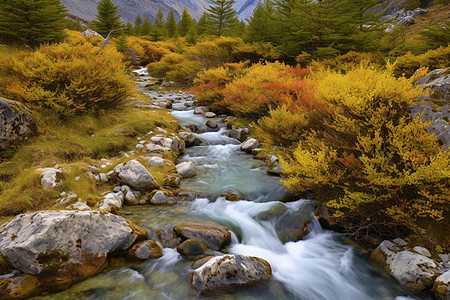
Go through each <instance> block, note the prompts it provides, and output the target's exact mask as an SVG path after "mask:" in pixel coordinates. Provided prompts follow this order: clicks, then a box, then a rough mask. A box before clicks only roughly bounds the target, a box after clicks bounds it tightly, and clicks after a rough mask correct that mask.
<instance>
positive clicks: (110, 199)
mask: <svg viewBox="0 0 450 300" xmlns="http://www.w3.org/2000/svg"><path fill="white" fill-rule="evenodd" d="M122 205H123V193H122V192H118V193H108V194H106V196H105V198H103V200H101V201H100V202H99V203H98V204H97V207H98V208H99V209H101V210H104V211H107V212H111V211H117V210H119V209H121V208H122Z"/></svg>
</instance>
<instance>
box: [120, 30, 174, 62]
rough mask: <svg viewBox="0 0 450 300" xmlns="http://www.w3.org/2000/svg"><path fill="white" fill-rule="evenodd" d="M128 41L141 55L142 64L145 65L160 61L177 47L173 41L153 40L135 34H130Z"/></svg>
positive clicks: (130, 46) (129, 45)
mask: <svg viewBox="0 0 450 300" xmlns="http://www.w3.org/2000/svg"><path fill="white" fill-rule="evenodd" d="M126 41H127V44H128V47H129V48H131V49H133V50H134V51H136V53H137V54H138V55H139V58H140V64H141V65H143V66H145V65H148V64H149V63H154V62H158V61H160V60H161V58H163V57H164V56H165V55H167V54H169V53H172V52H175V50H176V49H177V46H176V45H175V44H174V43H171V42H151V41H147V40H144V39H143V38H139V37H135V36H128V37H127V38H126Z"/></svg>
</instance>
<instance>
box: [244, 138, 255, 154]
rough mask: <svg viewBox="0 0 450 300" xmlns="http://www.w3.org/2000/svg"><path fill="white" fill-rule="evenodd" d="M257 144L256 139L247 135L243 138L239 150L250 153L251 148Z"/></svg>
mask: <svg viewBox="0 0 450 300" xmlns="http://www.w3.org/2000/svg"><path fill="white" fill-rule="evenodd" d="M258 146H259V142H258V141H257V140H256V139H254V138H251V137H249V138H247V139H246V140H245V142H243V143H242V144H241V147H240V149H241V151H245V152H249V153H251V152H252V150H253V149H255V148H258Z"/></svg>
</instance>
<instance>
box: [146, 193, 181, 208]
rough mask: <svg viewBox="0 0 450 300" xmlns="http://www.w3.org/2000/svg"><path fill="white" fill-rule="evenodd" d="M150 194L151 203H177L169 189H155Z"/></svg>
mask: <svg viewBox="0 0 450 300" xmlns="http://www.w3.org/2000/svg"><path fill="white" fill-rule="evenodd" d="M152 194H153V195H151V196H150V203H151V204H153V205H174V204H177V199H175V196H174V195H173V194H172V193H171V192H169V191H156V192H153V193H152Z"/></svg>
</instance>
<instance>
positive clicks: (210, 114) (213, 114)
mask: <svg viewBox="0 0 450 300" xmlns="http://www.w3.org/2000/svg"><path fill="white" fill-rule="evenodd" d="M205 117H206V118H215V117H216V114H215V113H213V112H211V111H208V112H206V113H205Z"/></svg>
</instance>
